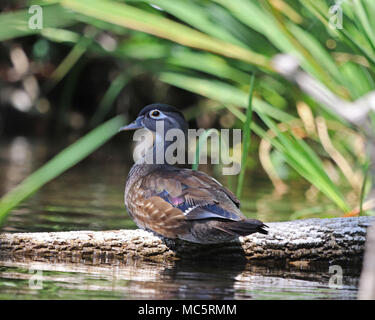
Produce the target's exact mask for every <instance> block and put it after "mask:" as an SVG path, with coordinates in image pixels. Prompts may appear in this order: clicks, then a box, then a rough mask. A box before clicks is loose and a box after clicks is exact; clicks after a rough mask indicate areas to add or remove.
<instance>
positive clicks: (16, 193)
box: [0, 116, 125, 225]
mask: <svg viewBox="0 0 375 320" xmlns="http://www.w3.org/2000/svg"><path fill="white" fill-rule="evenodd" d="M124 124H125V118H124V117H123V116H117V117H115V118H112V119H111V120H109V121H107V122H105V123H104V124H102V125H101V126H99V127H97V128H96V129H94V130H92V131H91V132H89V133H88V134H86V135H85V136H84V137H82V138H80V139H79V140H78V141H77V142H75V143H73V144H72V145H70V146H68V147H67V148H66V149H64V150H63V151H61V152H60V153H59V154H58V155H56V156H55V157H54V158H52V159H51V160H50V161H48V162H47V163H46V164H45V165H43V166H42V167H41V168H39V169H38V170H36V171H35V172H34V173H32V174H31V175H30V176H28V177H27V178H26V179H25V180H24V181H23V182H21V183H20V184H19V185H18V186H17V187H16V188H14V189H13V190H11V191H9V192H8V193H7V194H5V195H4V196H3V197H2V198H1V199H0V225H1V224H2V223H4V221H5V219H6V217H7V215H8V213H9V212H10V211H11V210H12V209H13V208H15V207H16V206H17V205H19V204H20V203H21V202H22V201H24V200H25V199H27V198H28V197H29V196H31V195H32V194H33V193H35V192H36V191H38V190H39V189H40V188H41V187H42V186H43V185H45V184H46V183H47V182H49V181H51V180H52V179H54V178H56V177H57V176H59V175H60V174H62V173H63V172H64V171H66V170H67V169H69V168H71V167H72V166H74V165H75V164H77V163H78V162H79V161H81V160H82V159H84V158H85V157H86V156H88V155H89V154H90V153H92V152H93V151H94V150H96V149H97V148H99V147H100V146H101V145H103V144H104V143H105V142H106V141H107V140H108V139H110V138H111V137H112V136H114V135H115V134H116V133H117V132H118V129H119V128H120V127H121V126H123V125H124Z"/></svg>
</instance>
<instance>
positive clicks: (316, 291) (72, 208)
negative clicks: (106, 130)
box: [0, 137, 360, 299]
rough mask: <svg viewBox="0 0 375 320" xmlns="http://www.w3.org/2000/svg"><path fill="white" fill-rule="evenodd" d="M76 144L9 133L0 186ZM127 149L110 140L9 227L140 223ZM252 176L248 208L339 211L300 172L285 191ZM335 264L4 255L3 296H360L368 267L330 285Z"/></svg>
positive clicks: (285, 214) (264, 215) (0, 268)
mask: <svg viewBox="0 0 375 320" xmlns="http://www.w3.org/2000/svg"><path fill="white" fill-rule="evenodd" d="M67 144H68V142H65V143H54V144H49V143H48V142H46V141H32V140H28V139H26V138H23V137H17V138H15V139H12V140H10V141H2V142H1V144H0V181H2V183H1V184H0V194H4V193H5V192H7V191H9V190H11V189H12V188H13V187H14V186H16V185H17V184H18V183H19V182H20V181H22V180H23V179H24V178H25V177H26V176H27V175H28V174H30V173H31V172H33V171H34V170H35V169H36V168H38V167H39V166H40V165H41V164H43V163H45V162H46V161H47V160H48V159H49V158H50V157H51V156H52V155H53V154H56V153H57V152H58V151H59V150H61V149H62V148H63V147H64V146H65V145H67ZM128 150H129V147H128V146H124V140H116V139H115V140H114V141H113V142H112V143H109V144H106V145H105V146H103V147H102V148H100V149H99V150H98V151H97V152H95V153H94V154H93V155H91V156H90V157H89V158H87V159H85V160H84V161H82V162H81V163H80V164H79V165H77V166H75V167H74V168H72V169H70V170H68V171H67V172H66V173H64V174H63V175H61V176H60V177H58V178H57V179H55V180H54V181H52V182H50V183H48V184H47V185H45V186H44V187H43V188H42V189H41V190H40V191H39V192H37V193H36V194H35V195H33V196H32V197H31V198H29V199H28V200H27V201H25V202H24V203H23V204H22V205H20V206H19V207H18V208H16V209H15V210H13V212H12V214H11V215H10V216H9V218H8V220H7V221H6V223H5V225H4V226H3V228H2V230H1V231H2V232H35V231H45V232H48V231H68V230H69V231H70V230H113V229H123V228H135V227H136V226H135V224H134V223H133V222H132V221H131V220H130V219H129V217H128V215H127V214H126V211H125V208H124V204H123V189H124V184H125V179H126V175H127V172H128V170H129V167H130V165H131V163H132V162H131V161H132V159H131V154H130V153H129V151H128ZM211 173H212V174H214V173H213V172H211ZM217 178H219V179H220V178H221V177H218V176H217ZM222 181H224V182H225V183H227V184H230V183H233V181H230V180H227V181H226V180H225V179H222ZM245 184H246V186H247V188H246V189H245V190H244V195H243V197H244V199H246V200H245V201H243V202H242V209H243V211H244V213H245V214H246V215H247V216H249V217H257V218H259V219H262V220H263V221H282V220H288V219H290V218H295V217H298V216H299V215H300V213H301V212H304V211H306V209H307V208H308V209H309V211H310V215H308V216H309V217H310V216H313V214H314V213H315V212H319V211H322V210H323V211H324V212H326V216H334V215H335V212H334V211H333V209H332V206H331V205H330V203H328V202H326V201H322V199H319V198H315V199H312V200H311V199H306V196H305V192H306V190H307V188H306V185H304V184H301V183H300V182H294V183H292V184H291V188H290V189H291V192H290V193H288V194H286V195H284V196H278V195H275V194H274V193H273V187H272V185H271V183H270V182H269V181H268V180H267V179H266V178H265V176H264V174H262V173H254V174H252V175H251V176H249V177H248V181H246V182H245ZM294 184H296V185H294ZM309 201H310V202H309ZM328 267H329V266H327V265H325V266H311V267H304V268H302V269H301V268H297V267H293V266H291V265H286V266H255V265H252V264H250V263H245V262H243V261H234V262H231V263H226V262H223V261H221V262H220V263H218V262H207V261H206V262H203V261H176V262H171V263H146V262H142V263H141V262H139V261H138V262H137V261H127V262H124V263H120V262H118V261H117V262H115V261H102V262H101V263H99V264H97V263H96V264H93V263H92V262H90V261H82V262H81V263H60V262H56V261H52V260H51V261H48V260H44V261H31V260H29V259H17V260H15V259H11V258H4V257H3V258H1V259H0V299H355V298H356V294H357V289H358V278H359V273H360V270H359V268H354V269H353V268H345V267H344V270H343V275H344V277H343V283H342V287H341V288H335V287H332V286H330V285H329V280H330V278H331V277H332V274H330V273H329V269H328Z"/></svg>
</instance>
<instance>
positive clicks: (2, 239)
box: [0, 217, 375, 265]
mask: <svg viewBox="0 0 375 320" xmlns="http://www.w3.org/2000/svg"><path fill="white" fill-rule="evenodd" d="M373 221H375V217H352V218H332V219H304V220H296V221H288V222H272V223H267V225H268V226H269V229H268V230H269V234H268V235H263V234H253V235H250V236H247V237H240V238H239V239H238V240H236V241H232V242H228V243H222V244H215V245H199V244H193V243H189V242H186V241H182V240H171V239H164V238H162V237H158V236H156V235H154V234H152V233H150V232H147V231H144V230H115V231H70V232H42V233H4V234H0V255H3V256H4V255H6V256H12V257H20V258H22V257H28V258H32V259H35V260H43V259H44V260H46V259H47V260H53V261H66V262H85V261H87V260H92V261H94V262H95V261H96V262H97V261H99V260H100V261H107V262H110V261H111V260H112V259H115V260H122V261H124V260H125V261H126V260H128V259H142V260H151V261H171V260H175V259H181V258H183V259H191V258H193V259H196V258H200V259H203V258H206V259H213V258H219V259H225V258H228V259H231V260H232V259H234V258H243V259H246V260H250V261H253V262H267V263H269V262H281V263H285V262H290V263H292V264H302V265H303V264H304V263H310V262H312V261H317V262H329V263H333V262H343V263H361V262H362V258H363V253H364V248H365V241H366V229H367V227H368V226H369V225H370V224H371V223H372V222H373Z"/></svg>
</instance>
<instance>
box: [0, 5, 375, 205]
mask: <svg viewBox="0 0 375 320" xmlns="http://www.w3.org/2000/svg"><path fill="white" fill-rule="evenodd" d="M33 3H35V4H38V3H39V4H41V5H43V9H44V21H45V28H44V29H43V30H41V31H38V30H30V29H28V28H27V25H26V22H25V21H26V20H27V15H28V13H27V10H20V11H18V12H12V13H4V14H1V15H0V39H1V40H6V39H14V38H16V37H21V36H27V35H31V34H35V33H39V34H40V37H43V38H44V39H47V40H48V41H52V42H59V43H66V45H68V46H72V49H71V52H70V53H69V54H68V55H67V57H66V58H65V60H63V61H62V62H61V64H60V66H59V67H58V69H57V70H56V71H55V73H54V76H53V77H52V78H51V79H50V82H51V83H52V84H53V83H57V82H58V81H60V80H61V79H63V77H65V76H66V75H68V74H69V73H70V72H72V68H73V66H74V64H75V63H76V62H77V61H78V60H79V59H81V58H82V57H83V56H84V55H86V54H90V53H95V54H97V55H101V56H107V57H110V58H112V59H115V60H116V61H127V62H129V63H131V64H132V65H134V66H135V67H136V68H138V69H139V70H141V71H145V72H151V73H153V74H155V75H157V77H158V79H159V80H160V81H162V82H164V83H167V84H169V85H173V86H177V87H179V88H182V89H185V90H188V91H191V92H194V93H197V94H199V95H201V96H202V97H204V98H205V99H210V100H213V101H216V102H218V103H219V104H220V105H221V106H224V108H225V109H226V110H227V111H229V112H232V113H233V114H234V115H235V116H236V117H237V118H238V119H240V120H241V121H243V122H244V123H245V128H250V127H251V129H252V130H253V132H254V133H255V134H257V135H258V136H259V137H260V138H261V139H266V140H268V141H269V142H270V143H271V144H272V146H273V147H274V148H275V149H277V150H278V151H279V152H280V153H281V154H282V156H283V159H285V162H286V163H287V164H288V165H289V166H291V167H292V168H294V169H295V170H296V171H297V172H298V173H299V174H300V175H301V176H302V177H304V178H305V179H306V180H308V181H309V182H310V183H311V184H313V185H314V186H315V187H316V188H317V189H318V190H320V191H321V192H322V193H323V194H324V195H325V196H326V197H327V198H329V199H331V200H332V201H333V202H334V203H335V204H336V205H337V207H338V208H340V209H341V210H343V211H349V210H350V207H351V206H354V205H357V204H358V203H356V204H353V203H350V204H349V203H348V202H347V200H345V197H344V196H343V195H342V194H343V192H344V188H347V187H348V185H349V183H348V181H346V180H345V178H343V177H341V178H340V181H339V182H335V183H334V182H332V181H331V179H330V178H329V176H328V174H327V172H326V168H325V167H324V164H323V162H322V160H321V159H322V158H323V157H329V155H327V153H326V152H325V151H324V150H323V147H322V145H321V141H320V138H319V137H318V136H316V134H314V133H308V132H307V129H306V128H304V126H303V124H301V125H300V129H301V130H303V131H304V132H305V138H306V139H305V140H303V139H302V138H301V137H297V136H295V135H294V134H293V133H291V132H282V131H281V130H279V127H278V125H279V124H283V125H287V126H288V125H289V124H290V123H291V122H296V121H300V120H301V119H300V118H299V114H297V112H296V108H295V106H296V105H297V104H298V103H300V102H303V103H305V104H306V105H307V106H308V107H309V108H310V109H311V110H312V113H313V116H314V117H316V116H323V117H325V118H326V119H327V120H329V121H330V122H332V123H334V124H333V125H332V126H331V129H330V130H331V133H333V134H332V135H331V136H332V137H336V135H335V134H334V133H337V132H338V130H339V129H337V128H342V127H343V126H345V125H346V124H345V123H343V122H341V121H340V119H337V118H336V117H335V116H334V115H332V114H330V113H329V112H326V111H325V110H324V108H322V106H320V105H317V104H316V102H314V101H312V100H311V98H310V97H307V96H305V95H304V94H303V93H301V92H300V91H298V90H297V89H296V88H295V87H293V86H292V85H291V84H290V83H289V82H288V81H286V80H285V79H282V78H281V77H280V76H279V75H278V74H276V73H275V71H274V70H273V67H272V64H271V59H272V57H273V56H274V55H275V54H277V53H291V54H294V55H295V56H297V57H298V58H299V60H300V62H301V66H302V68H303V69H304V71H306V72H308V73H309V74H311V75H313V76H314V77H315V78H316V79H318V80H319V81H320V82H321V84H322V85H325V86H326V87H327V88H329V89H330V90H331V91H332V92H333V93H334V94H336V95H338V96H339V97H341V98H344V99H347V100H355V99H357V98H360V97H361V96H363V95H364V94H366V93H368V92H370V91H371V90H373V88H374V84H375V74H374V73H375V32H374V30H375V4H374V1H372V0H360V1H346V2H343V3H342V4H341V5H342V8H343V28H342V29H339V28H336V29H332V28H331V27H330V18H331V16H330V14H331V13H330V11H329V8H330V6H331V5H332V4H333V3H332V1H328V0H319V1H317V0H299V1H297V2H296V1H292V0H280V1H271V0H262V1H256V0H235V1H233V0H214V1H204V0H176V1H169V0H132V1H124V0H122V1H121V0H118V1H114V0H109V1H107V0H105V1H104V0H60V1H59V0H53V1H52V0H51V1H33ZM151 4H152V5H153V6H151ZM155 6H157V7H155ZM56 17H58V19H56ZM82 24H83V25H89V26H91V27H92V28H93V29H94V32H92V33H89V34H88V33H87V32H86V33H84V32H83V31H81V30H82V28H81V29H80V28H77V27H76V26H77V25H78V26H81V25H82ZM73 25H74V28H72V27H71V26H73ZM103 31H105V32H109V33H111V34H113V35H115V36H116V41H117V43H116V47H115V48H114V49H113V50H107V49H104V48H103V47H102V46H100V45H99V44H98V41H97V40H96V38H95V35H96V34H98V33H100V32H103ZM254 71H256V72H257V79H256V80H257V81H256V82H257V85H256V86H255V87H254V88H253V89H252V90H251V92H253V90H254V97H253V98H252V100H251V101H252V103H251V106H252V108H251V111H253V112H254V113H255V114H256V115H257V117H253V119H252V120H251V125H250V126H247V123H248V122H249V121H250V120H249V119H251V115H252V112H251V113H249V112H250V111H247V113H246V114H247V116H246V115H245V114H244V113H243V112H242V111H241V109H246V108H247V110H249V108H248V106H249V100H248V98H249V97H248V92H249V84H248V78H249V75H250V74H251V73H254ZM134 74H137V72H135V73H134ZM132 75H133V74H129V73H120V74H118V76H117V78H115V80H114V81H113V83H112V85H111V86H110V87H109V88H108V89H107V91H106V93H105V96H104V98H103V100H102V102H101V103H100V105H99V106H98V108H97V110H96V112H95V115H94V117H93V118H92V119H91V125H92V126H95V125H97V124H99V123H101V122H102V121H103V119H104V118H105V116H106V115H107V114H108V111H109V110H110V108H111V107H113V104H114V101H115V99H116V97H117V96H118V94H119V93H120V91H121V90H122V88H124V86H125V85H126V83H127V82H128V81H129V80H130V79H131V76H132ZM205 111H206V110H203V111H202V112H205ZM255 114H254V116H255ZM260 120H262V121H260ZM275 122H277V124H276V123H275ZM267 130H268V133H267ZM270 132H272V133H273V135H272V134H270ZM107 137H109V136H107ZM311 142H313V143H311ZM333 144H334V145H335V146H336V147H337V149H338V150H348V149H350V148H351V146H350V145H349V142H346V141H344V140H343V139H341V140H340V139H335V138H333ZM317 146H318V147H317ZM198 147H199V145H198ZM244 150H245V149H244ZM322 150H323V151H322ZM358 158H359V157H358V156H356V155H352V157H351V158H350V159H347V160H348V161H349V162H350V164H351V165H352V166H353V167H359V168H363V164H362V163H358V162H357V161H358V160H357V159H358ZM242 162H243V164H244V163H245V159H243V160H242ZM245 167H246V166H244V165H243V168H245ZM195 168H196V167H195ZM55 169H56V170H57V166H56V167H55ZM243 170H244V169H243ZM338 170H340V169H339V168H338ZM361 170H362V171H363V169H361ZM58 172H62V171H61V169H58ZM243 175H244V171H243V172H241V175H240V177H241V178H240V180H241V179H243ZM50 177H52V175H51V176H50ZM241 181H243V180H241ZM40 186H41V184H37V187H35V188H33V191H35V190H37V188H38V187H40ZM241 188H242V187H240V185H239V189H238V190H237V191H238V193H240V189H241ZM359 196H360V195H358V201H359V198H362V196H361V197H359ZM21 198H22V197H21ZM21 198H19V200H17V203H19V201H21V200H22V199H21ZM10 207H13V205H12V206H10ZM10 207H9V208H10Z"/></svg>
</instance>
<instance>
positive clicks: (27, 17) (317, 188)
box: [0, 0, 375, 232]
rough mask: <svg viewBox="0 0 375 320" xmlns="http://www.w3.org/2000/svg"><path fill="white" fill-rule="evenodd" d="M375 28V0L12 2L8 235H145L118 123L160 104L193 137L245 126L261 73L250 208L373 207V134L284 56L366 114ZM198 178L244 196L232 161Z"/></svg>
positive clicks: (2, 67) (314, 210) (271, 216)
mask: <svg viewBox="0 0 375 320" xmlns="http://www.w3.org/2000/svg"><path fill="white" fill-rule="evenodd" d="M374 30H375V2H374V1H371V0H360V1H359V0H358V1H351V0H350V1H349V0H347V1H329V0H299V1H295V0H293V1H291V0H262V1H255V0H254V1H253V0H236V1H231V0H214V1H206V0H178V1H170V0H152V1H151V0H127V1H125V0H118V1H115V0H112V1H104V0H64V1H21V0H20V1H16V0H14V1H6V0H3V1H1V4H0V40H1V44H0V181H1V183H0V196H2V198H1V200H0V223H1V228H2V229H1V230H2V231H7V232H16V231H52V230H55V231H60V230H79V229H91V230H105V229H120V228H134V227H135V225H134V223H133V222H132V221H131V220H130V219H129V218H128V216H127V214H126V211H125V208H124V205H123V190H124V184H125V180H126V176H127V172H128V170H129V168H130V167H131V165H132V163H133V159H132V153H131V152H130V150H131V135H130V134H128V133H121V134H117V130H118V128H119V127H120V126H121V125H123V124H124V123H126V122H128V121H132V120H133V119H134V118H135V116H136V114H137V113H138V111H139V110H140V109H141V108H142V107H143V106H145V105H147V104H150V103H153V102H162V103H167V104H172V105H174V106H176V107H178V108H180V109H181V110H182V111H183V112H184V114H185V116H186V118H187V119H188V120H189V125H190V127H191V128H243V125H244V122H245V120H246V108H248V106H249V90H250V79H251V75H254V77H255V84H254V91H253V99H252V101H251V102H252V103H251V106H252V110H253V111H254V112H253V114H252V119H251V124H250V126H249V127H247V128H245V131H246V130H250V128H251V142H250V148H249V151H248V157H247V159H246V161H245V163H244V164H243V166H242V169H243V170H244V171H243V174H244V182H243V187H241V189H242V188H243V190H241V191H242V193H241V203H242V210H243V212H244V213H245V214H246V215H247V216H249V217H257V218H259V219H262V220H263V221H283V220H290V219H299V218H308V217H338V216H353V215H359V214H374V212H373V211H372V210H371V209H372V202H371V199H368V198H367V197H366V196H367V195H368V194H369V193H370V191H371V186H372V177H371V170H370V169H369V168H370V167H371V165H370V159H369V157H368V155H367V154H368V153H366V149H367V146H368V144H369V141H368V134H367V133H368V131H366V130H364V129H363V128H364V127H363V126H356V125H354V124H353V123H350V121H347V120H345V119H343V118H342V117H340V116H339V115H337V114H336V113H334V112H332V111H331V110H330V109H329V106H327V105H324V104H322V103H321V101H319V99H317V98H316V96H314V95H311V94H309V92H306V91H304V90H303V89H301V88H300V87H299V86H298V85H296V84H295V83H294V82H293V81H290V80H291V79H290V78H289V79H288V77H284V76H283V75H281V74H280V73H279V72H277V70H276V69H275V67H274V64H273V63H272V61H273V59H274V57H275V56H276V55H277V54H281V53H282V54H286V53H287V54H292V55H293V56H294V57H296V58H297V59H298V61H299V64H300V67H301V70H302V71H303V72H304V73H305V74H307V75H308V76H309V77H311V78H313V79H315V80H316V81H317V83H318V84H319V85H321V86H322V87H324V88H326V90H328V91H329V92H330V93H331V94H332V95H334V96H335V97H336V98H337V99H338V101H346V102H348V103H352V105H353V108H356V105H355V103H354V102H355V101H356V100H358V99H360V98H361V97H363V96H365V95H367V94H370V93H372V91H373V90H374V81H375V76H374V71H375V31H374ZM318 96H319V92H318ZM248 114H249V113H248ZM368 119H369V120H368V123H367V125H368V127H366V128H367V129H369V128H370V130H371V129H373V128H374V123H375V122H374V121H373V120H374V119H375V118H374V117H373V116H372V114H370V115H369V117H368ZM370 144H371V141H370ZM233 147H238V146H233ZM199 169H200V170H203V171H206V172H208V173H209V174H211V175H213V176H215V177H216V178H217V179H218V180H220V181H221V182H222V183H223V184H224V185H226V186H227V187H228V188H230V189H231V190H232V191H236V190H238V188H237V184H238V177H236V176H221V168H220V165H214V166H212V165H205V166H203V165H201V166H200V167H199Z"/></svg>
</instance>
